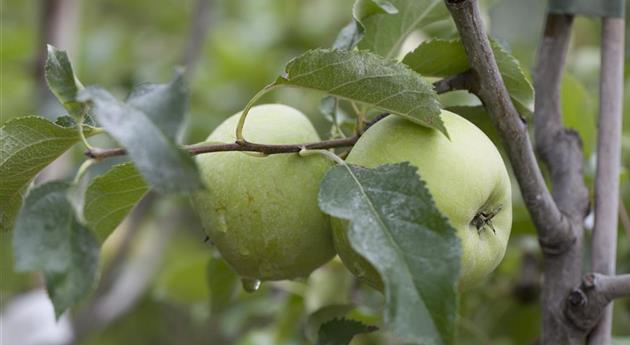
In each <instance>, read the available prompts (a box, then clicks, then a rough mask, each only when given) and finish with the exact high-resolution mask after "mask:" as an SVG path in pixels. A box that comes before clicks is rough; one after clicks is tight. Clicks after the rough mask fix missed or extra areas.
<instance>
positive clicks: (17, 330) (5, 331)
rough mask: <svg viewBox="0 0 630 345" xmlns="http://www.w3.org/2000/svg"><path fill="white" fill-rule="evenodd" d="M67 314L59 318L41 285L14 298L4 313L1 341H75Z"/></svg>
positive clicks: (15, 344) (45, 344) (22, 344)
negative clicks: (39, 287) (56, 316)
mask: <svg viewBox="0 0 630 345" xmlns="http://www.w3.org/2000/svg"><path fill="white" fill-rule="evenodd" d="M72 338H73V333H72V325H71V323H70V319H69V318H68V315H67V314H64V315H62V316H61V317H60V318H59V320H58V321H56V320H55V312H54V310H53V305H52V303H51V302H50V299H49V298H48V295H47V294H46V290H44V289H37V290H32V291H30V292H27V293H25V294H22V295H19V296H16V297H14V298H13V299H11V301H9V303H8V304H7V305H5V306H4V308H3V311H2V314H0V345H61V344H68V343H70V342H71V341H72Z"/></svg>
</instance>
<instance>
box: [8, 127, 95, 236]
mask: <svg viewBox="0 0 630 345" xmlns="http://www.w3.org/2000/svg"><path fill="white" fill-rule="evenodd" d="M62 123H63V122H62ZM86 134H87V135H89V132H87V133H86ZM79 140H80V137H79V132H78V129H77V127H64V126H60V125H58V124H55V123H52V122H50V121H48V120H47V119H45V118H43V117H38V116H26V117H18V118H14V119H12V120H9V121H7V122H5V123H4V124H2V126H0V153H1V154H0V215H1V217H0V220H1V222H0V228H1V229H2V230H10V229H11V221H10V219H12V218H13V217H12V216H11V215H15V213H16V212H17V209H19V204H21V198H20V197H18V196H17V194H18V193H19V192H20V191H23V189H24V188H25V187H26V186H27V185H28V183H29V182H30V181H31V180H32V179H33V178H34V177H35V176H36V175H37V174H38V173H39V172H40V171H41V170H42V169H44V168H45V167H46V166H47V165H48V164H50V163H51V162H52V161H54V160H55V159H56V158H57V157H59V156H60V155H61V154H62V153H64V152H65V151H67V150H68V149H69V148H70V147H72V145H74V144H76V143H77V142H78V141H79Z"/></svg>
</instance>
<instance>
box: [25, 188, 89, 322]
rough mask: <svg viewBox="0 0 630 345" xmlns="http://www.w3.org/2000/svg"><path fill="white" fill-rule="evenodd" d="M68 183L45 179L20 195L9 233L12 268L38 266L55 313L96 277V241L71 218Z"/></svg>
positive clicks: (85, 291) (83, 293) (80, 294)
mask: <svg viewBox="0 0 630 345" xmlns="http://www.w3.org/2000/svg"><path fill="white" fill-rule="evenodd" d="M71 186H72V184H70V183H68V182H60V181H56V182H49V183H46V184H43V185H41V186H38V187H36V188H34V189H33V190H32V191H31V192H30V193H29V194H28V196H27V197H26V200H25V203H24V208H22V210H21V211H20V213H19V215H18V219H17V222H16V225H15V231H14V234H13V253H14V256H15V269H16V270H17V271H43V272H44V275H45V277H46V285H47V287H48V293H49V295H50V297H51V300H52V302H53V304H54V307H55V313H56V315H57V316H59V315H61V314H62V313H63V312H64V311H65V310H66V309H67V308H68V307H70V306H72V305H74V304H76V303H77V302H78V301H79V300H80V299H81V298H83V297H85V296H86V295H87V294H88V293H89V292H90V290H91V289H92V287H93V286H94V283H95V281H96V273H97V267H98V255H99V244H98V241H97V240H96V238H95V237H94V236H93V235H92V233H91V232H90V231H89V230H88V229H87V228H85V227H84V226H82V225H81V224H80V223H79V222H78V221H77V219H76V217H75V214H74V210H73V208H72V205H71V204H70V202H69V201H68V199H67V193H68V190H69V188H70V187H71Z"/></svg>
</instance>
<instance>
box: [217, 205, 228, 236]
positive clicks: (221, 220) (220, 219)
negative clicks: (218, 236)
mask: <svg viewBox="0 0 630 345" xmlns="http://www.w3.org/2000/svg"><path fill="white" fill-rule="evenodd" d="M216 211H217V230H219V231H220V232H223V233H226V232H227V231H228V224H227V220H226V219H225V208H218V209H216Z"/></svg>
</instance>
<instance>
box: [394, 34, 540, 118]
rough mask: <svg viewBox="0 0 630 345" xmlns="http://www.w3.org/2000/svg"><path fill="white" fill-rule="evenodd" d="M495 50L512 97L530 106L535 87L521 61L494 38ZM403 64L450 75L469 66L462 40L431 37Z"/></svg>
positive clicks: (427, 73) (430, 73)
mask: <svg viewBox="0 0 630 345" xmlns="http://www.w3.org/2000/svg"><path fill="white" fill-rule="evenodd" d="M490 43H491V46H492V51H493V52H494V57H495V59H496V61H497V65H498V67H499V72H500V73H501V77H502V78H503V81H504V83H505V86H506V88H507V90H508V92H509V93H510V96H511V97H512V98H513V99H515V100H517V101H518V102H520V103H521V105H522V106H523V107H527V106H528V105H529V104H531V103H532V101H533V97H534V88H533V86H532V83H531V81H530V79H529V76H528V75H527V74H526V73H525V71H524V70H523V67H522V66H521V64H520V63H519V62H518V60H516V58H514V56H512V54H510V53H509V52H508V51H507V50H506V49H505V48H503V47H502V46H501V45H500V44H499V43H497V42H496V41H495V40H491V42H490ZM403 63H404V64H406V65H408V66H409V67H411V69H413V70H414V71H416V72H418V73H420V74H422V75H424V76H431V77H449V76H453V75H457V74H459V73H462V72H465V71H466V70H468V69H469V68H470V65H469V63H468V58H467V57H466V52H465V51H464V47H463V45H462V44H461V41H460V40H459V39H452V40H443V39H432V40H429V41H425V42H423V43H421V44H420V45H419V46H418V47H417V48H416V49H415V50H414V51H412V52H410V53H409V54H407V55H406V56H405V58H404V59H403Z"/></svg>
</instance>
